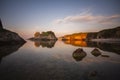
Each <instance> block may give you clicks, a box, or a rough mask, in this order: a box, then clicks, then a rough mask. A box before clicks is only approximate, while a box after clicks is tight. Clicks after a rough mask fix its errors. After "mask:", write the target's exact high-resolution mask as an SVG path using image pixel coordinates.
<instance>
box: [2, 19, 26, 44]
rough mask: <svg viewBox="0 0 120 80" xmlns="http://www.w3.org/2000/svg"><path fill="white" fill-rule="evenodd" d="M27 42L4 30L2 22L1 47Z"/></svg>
mask: <svg viewBox="0 0 120 80" xmlns="http://www.w3.org/2000/svg"><path fill="white" fill-rule="evenodd" d="M25 42H26V41H25V40H24V39H22V38H21V37H20V36H19V35H18V34H17V33H15V32H12V31H9V30H6V29H4V28H3V26H2V22H1V20H0V45H4V44H20V43H25Z"/></svg>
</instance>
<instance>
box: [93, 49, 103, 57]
mask: <svg viewBox="0 0 120 80" xmlns="http://www.w3.org/2000/svg"><path fill="white" fill-rule="evenodd" d="M91 53H92V55H94V56H96V57H97V56H99V55H101V52H100V51H99V50H98V49H97V48H95V49H94V50H93V51H92V52H91Z"/></svg>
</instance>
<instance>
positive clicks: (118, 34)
mask: <svg viewBox="0 0 120 80" xmlns="http://www.w3.org/2000/svg"><path fill="white" fill-rule="evenodd" d="M91 39H120V26H119V27H116V28H112V29H105V30H101V31H99V32H93V33H88V34H87V37H86V40H87V41H90V40H91Z"/></svg>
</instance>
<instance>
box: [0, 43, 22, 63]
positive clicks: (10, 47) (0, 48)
mask: <svg viewBox="0 0 120 80" xmlns="http://www.w3.org/2000/svg"><path fill="white" fill-rule="evenodd" d="M22 45H24V43H21V44H5V45H0V62H1V60H2V58H3V57H5V56H7V55H10V54H12V53H13V52H16V51H17V50H18V49H19V48H20V47H21V46H22Z"/></svg>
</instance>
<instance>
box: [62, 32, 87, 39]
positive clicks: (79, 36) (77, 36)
mask: <svg viewBox="0 0 120 80" xmlns="http://www.w3.org/2000/svg"><path fill="white" fill-rule="evenodd" d="M86 36H87V33H75V34H71V35H65V36H63V37H62V40H85V39H86Z"/></svg>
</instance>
